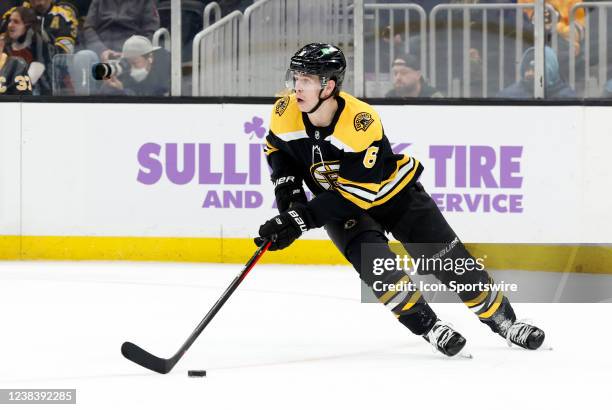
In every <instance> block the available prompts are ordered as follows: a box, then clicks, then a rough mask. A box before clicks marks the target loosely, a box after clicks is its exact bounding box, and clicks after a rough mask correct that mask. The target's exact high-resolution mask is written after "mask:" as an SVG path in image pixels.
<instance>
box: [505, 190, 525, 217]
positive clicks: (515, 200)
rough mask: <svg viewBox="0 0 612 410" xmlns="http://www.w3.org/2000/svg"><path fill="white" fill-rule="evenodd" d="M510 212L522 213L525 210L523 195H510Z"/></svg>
mask: <svg viewBox="0 0 612 410" xmlns="http://www.w3.org/2000/svg"><path fill="white" fill-rule="evenodd" d="M508 202H509V205H508V207H509V208H510V212H512V213H517V214H520V213H522V212H523V195H510V196H509V201H508Z"/></svg>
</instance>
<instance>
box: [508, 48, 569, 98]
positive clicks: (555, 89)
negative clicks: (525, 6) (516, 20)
mask: <svg viewBox="0 0 612 410" xmlns="http://www.w3.org/2000/svg"><path fill="white" fill-rule="evenodd" d="M534 67H535V48H534V47H531V48H528V49H527V50H526V51H525V53H524V54H523V58H522V60H521V68H520V70H521V79H520V80H519V81H517V82H516V83H514V84H512V85H511V86H509V87H507V88H504V89H503V90H501V91H500V92H499V93H498V94H497V95H496V98H512V99H529V98H534V75H535V69H534ZM544 69H545V74H544V76H545V82H546V86H545V87H544V95H545V97H546V98H547V99H565V98H577V96H576V92H575V91H574V90H572V89H571V88H570V86H569V85H567V83H566V82H565V81H563V79H562V78H561V75H560V74H559V60H558V59H557V55H556V54H555V51H554V50H553V49H552V48H550V47H545V48H544Z"/></svg>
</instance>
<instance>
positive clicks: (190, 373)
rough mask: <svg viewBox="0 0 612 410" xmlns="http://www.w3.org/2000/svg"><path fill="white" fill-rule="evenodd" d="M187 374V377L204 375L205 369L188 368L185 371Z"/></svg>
mask: <svg viewBox="0 0 612 410" xmlns="http://www.w3.org/2000/svg"><path fill="white" fill-rule="evenodd" d="M187 376H189V377H205V376H206V370H189V371H188V372H187Z"/></svg>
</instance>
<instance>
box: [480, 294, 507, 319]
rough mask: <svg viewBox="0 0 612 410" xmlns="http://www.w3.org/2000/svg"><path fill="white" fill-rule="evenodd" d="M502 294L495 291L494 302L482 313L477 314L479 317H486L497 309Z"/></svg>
mask: <svg viewBox="0 0 612 410" xmlns="http://www.w3.org/2000/svg"><path fill="white" fill-rule="evenodd" d="M503 297H504V294H503V293H502V292H498V293H497V297H496V298H495V302H493V304H492V305H491V307H490V308H489V309H488V310H487V311H486V312H484V313H481V314H479V315H478V317H479V318H481V319H488V318H490V317H491V316H493V314H494V313H495V312H496V311H497V309H499V305H501V301H502V298H503Z"/></svg>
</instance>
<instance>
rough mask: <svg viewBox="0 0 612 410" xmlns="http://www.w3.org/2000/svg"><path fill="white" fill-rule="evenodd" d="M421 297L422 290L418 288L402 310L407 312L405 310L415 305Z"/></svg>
mask: <svg viewBox="0 0 612 410" xmlns="http://www.w3.org/2000/svg"><path fill="white" fill-rule="evenodd" d="M420 298H421V292H420V291H418V290H417V291H416V292H414V294H413V295H412V296H411V297H410V299H409V300H408V302H407V303H406V304H405V305H404V307H403V308H402V312H405V311H407V310H409V309H410V308H411V307H413V306H414V305H415V304H416V303H417V302H418V301H419V299H420Z"/></svg>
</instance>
